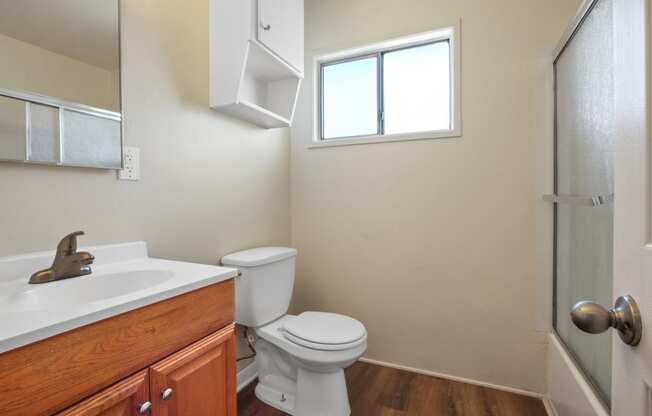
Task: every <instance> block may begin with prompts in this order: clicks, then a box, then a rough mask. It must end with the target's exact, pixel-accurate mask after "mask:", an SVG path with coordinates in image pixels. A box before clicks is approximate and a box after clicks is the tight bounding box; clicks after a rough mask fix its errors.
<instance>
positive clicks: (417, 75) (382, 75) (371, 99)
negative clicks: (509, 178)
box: [316, 28, 459, 144]
mask: <svg viewBox="0 0 652 416" xmlns="http://www.w3.org/2000/svg"><path fill="white" fill-rule="evenodd" d="M456 49H457V47H456V45H455V37H454V28H449V29H445V30H442V31H438V32H432V33H428V34H422V35H416V36H414V37H410V38H405V39H399V40H396V41H389V42H385V43H384V44H380V45H374V46H370V47H367V48H362V49H359V50H356V51H349V52H343V53H340V54H337V55H330V56H326V57H321V58H318V59H317V61H316V68H317V70H318V71H319V72H318V75H319V77H318V79H319V82H318V88H317V91H316V92H317V95H318V100H317V105H318V107H319V111H318V112H317V115H318V118H319V120H318V123H317V124H318V129H317V135H316V136H317V137H316V139H317V141H318V142H321V143H322V144H323V143H326V142H329V143H336V142H346V143H347V144H348V143H351V142H353V141H355V142H369V141H387V140H405V139H415V138H434V137H451V136H457V135H459V111H458V108H459V107H458V101H459V99H458V88H457V76H456V75H455V74H456V72H455V71H458V68H456V62H455V61H456V59H455V56H456Z"/></svg>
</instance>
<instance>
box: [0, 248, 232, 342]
mask: <svg viewBox="0 0 652 416" xmlns="http://www.w3.org/2000/svg"><path fill="white" fill-rule="evenodd" d="M80 250H83V251H88V252H90V253H91V254H93V255H94V256H95V263H94V264H93V265H92V269H93V273H91V274H90V275H87V276H81V277H74V278H70V279H65V280H59V281H55V282H50V283H43V284H38V285H31V284H29V283H28V280H29V276H30V275H31V274H32V273H33V272H35V271H36V270H42V269H44V268H46V267H49V265H50V264H51V263H52V259H53V258H54V252H42V253H33V254H26V255H22V256H15V257H3V258H0V353H3V352H6V351H9V350H12V349H15V348H18V347H21V346H24V345H27V344H30V343H33V342H37V341H40V340H43V339H45V338H49V337H52V336H54V335H58V334H60V333H63V332H66V331H69V330H72V329H75V328H78V327H80V326H83V325H88V324H91V323H94V322H97V321H100V320H103V319H107V318H110V317H112V316H116V315H119V314H121V313H125V312H128V311H131V310H134V309H138V308H141V307H144V306H147V305H151V304H153V303H156V302H160V301H163V300H165V299H169V298H171V297H174V296H178V295H182V294H184V293H188V292H191V291H193V290H197V289H200V288H202V287H205V286H209V285H212V284H216V283H220V282H223V281H225V280H228V279H232V278H234V277H235V276H236V275H237V273H238V271H237V270H236V269H233V268H228V267H218V266H211V265H205V264H196V263H187V262H180V261H172V260H163V259H157V258H151V257H149V255H148V253H147V244H146V243H144V242H135V243H125V244H115V245H110V246H96V247H86V248H80Z"/></svg>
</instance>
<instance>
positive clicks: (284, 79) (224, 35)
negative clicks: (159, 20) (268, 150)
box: [209, 0, 304, 128]
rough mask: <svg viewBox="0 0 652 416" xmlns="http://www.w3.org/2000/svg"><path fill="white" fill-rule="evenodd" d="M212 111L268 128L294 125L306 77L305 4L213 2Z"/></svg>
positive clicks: (261, 0)
mask: <svg viewBox="0 0 652 416" xmlns="http://www.w3.org/2000/svg"><path fill="white" fill-rule="evenodd" d="M209 5H210V7H209V19H210V21H209V32H210V42H209V51H210V106H211V108H213V109H215V110H217V111H221V112H223V113H226V114H229V115H232V116H235V117H238V118H240V119H243V120H246V121H249V122H251V123H254V124H256V125H258V126H261V127H265V128H274V127H287V126H290V125H291V124H292V120H293V118H294V111H295V108H296V102H297V98H298V94H299V88H300V87H301V82H302V80H303V77H304V64H303V61H304V53H303V45H304V35H303V32H304V30H303V28H304V21H303V20H304V18H303V14H304V10H303V9H304V6H303V0H210V1H209Z"/></svg>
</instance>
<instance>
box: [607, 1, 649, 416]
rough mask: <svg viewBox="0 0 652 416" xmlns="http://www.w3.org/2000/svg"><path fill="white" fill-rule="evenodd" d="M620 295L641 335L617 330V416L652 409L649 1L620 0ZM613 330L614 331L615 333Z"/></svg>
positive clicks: (617, 233)
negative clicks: (627, 340) (637, 317)
mask: <svg viewBox="0 0 652 416" xmlns="http://www.w3.org/2000/svg"><path fill="white" fill-rule="evenodd" d="M614 1H615V2H614V28H615V30H614V46H615V51H616V53H615V57H616V59H615V72H614V74H615V78H614V81H615V91H616V94H615V119H616V135H615V137H616V151H615V190H616V196H617V198H616V206H615V217H614V286H613V291H614V298H615V297H618V296H620V295H631V296H632V297H633V298H634V299H636V301H637V302H638V308H639V309H640V312H641V315H642V323H643V333H642V339H641V341H640V344H639V345H638V346H635V347H632V346H629V345H626V344H624V343H623V342H621V339H620V338H619V337H618V336H616V335H615V334H614V335H613V386H612V415H614V416H649V415H650V414H652V394H651V393H650V386H652V371H651V370H652V331H651V330H650V328H651V326H650V325H652V244H651V232H650V231H651V224H652V221H651V219H652V215H651V213H652V211H651V198H650V195H651V192H650V191H651V189H650V186H651V180H650V179H651V178H650V174H651V168H652V166H650V151H651V148H650V130H649V129H650V126H649V114H650V101H649V99H650V90H649V76H650V66H649V51H650V43H649V40H650V38H649V36H650V30H649V22H650V0H614ZM614 332H615V331H614Z"/></svg>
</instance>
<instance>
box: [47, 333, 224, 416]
mask: <svg viewBox="0 0 652 416" xmlns="http://www.w3.org/2000/svg"><path fill="white" fill-rule="evenodd" d="M235 359H236V358H235V335H234V330H233V328H231V327H229V328H227V329H226V330H222V331H219V332H217V333H215V334H213V335H210V336H208V337H206V338H204V339H203V340H201V341H199V342H197V343H195V344H193V345H191V346H189V347H187V348H185V349H183V350H181V351H179V352H177V353H175V354H172V355H171V356H170V357H168V358H166V359H164V360H162V361H159V362H158V363H156V364H154V365H152V366H151V367H150V368H149V369H147V370H143V371H141V372H139V373H137V374H135V375H133V376H131V377H129V378H127V379H125V380H123V381H120V382H118V383H116V384H115V385H113V386H111V387H108V388H106V389H105V390H103V391H101V392H99V393H97V394H95V395H93V396H91V397H90V398H88V399H86V400H84V401H82V402H81V403H79V404H77V405H75V406H73V407H72V408H70V409H68V410H65V411H63V412H61V413H59V414H57V416H132V415H138V416H139V415H151V416H236V392H235V388H236V387H235V386H236V379H235Z"/></svg>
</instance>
